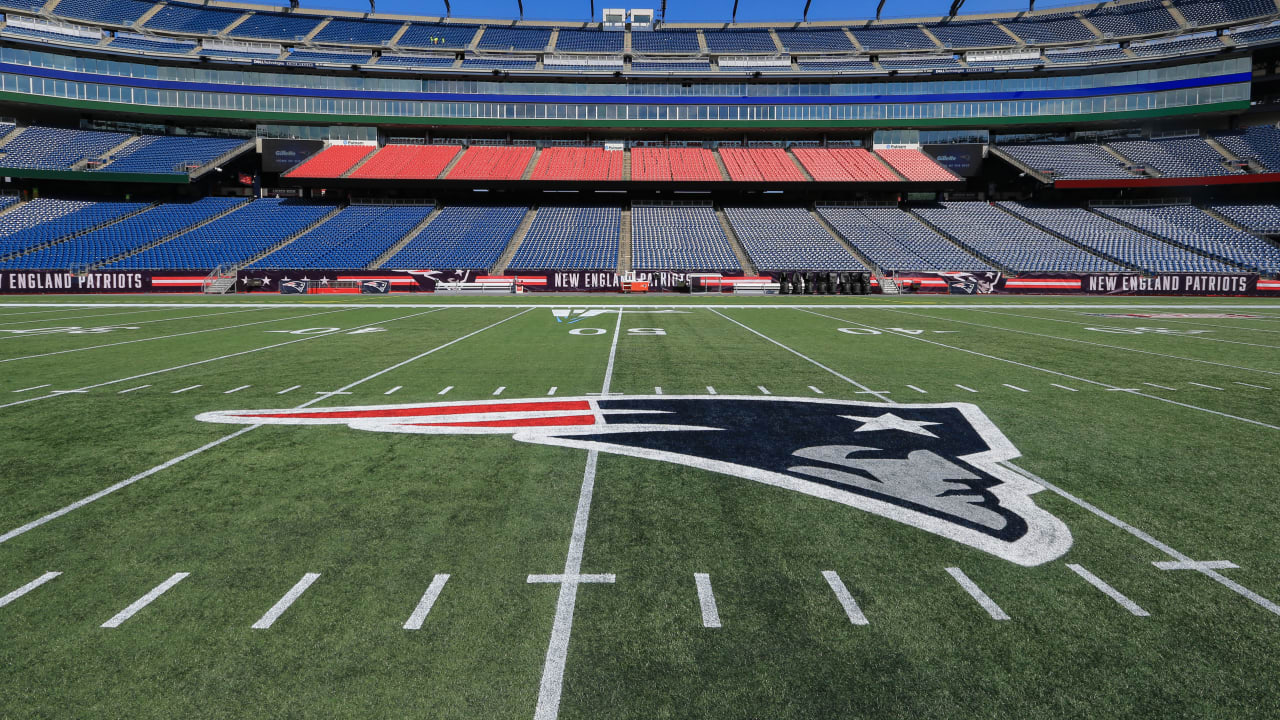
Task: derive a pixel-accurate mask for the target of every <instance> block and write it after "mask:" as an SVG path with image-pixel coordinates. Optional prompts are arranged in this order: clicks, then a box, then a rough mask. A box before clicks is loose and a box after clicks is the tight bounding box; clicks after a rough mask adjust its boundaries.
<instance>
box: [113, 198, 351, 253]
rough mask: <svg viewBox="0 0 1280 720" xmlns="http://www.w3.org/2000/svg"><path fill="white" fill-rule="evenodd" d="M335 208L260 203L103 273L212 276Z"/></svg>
mask: <svg viewBox="0 0 1280 720" xmlns="http://www.w3.org/2000/svg"><path fill="white" fill-rule="evenodd" d="M333 209H334V206H333V205H311V204H309V203H303V202H299V201H297V200H284V199H279V198H262V199H258V200H254V201H253V202H251V203H249V204H247V205H245V206H244V207H241V208H239V209H237V210H235V211H234V212H231V213H229V214H227V215H224V216H223V217H220V218H218V219H217V220H214V221H213V222H211V223H209V224H207V225H202V226H200V227H198V228H196V229H195V230H192V231H190V232H186V233H183V234H181V235H179V236H177V237H175V238H173V239H172V240H169V241H167V242H163V243H160V244H159V245H157V246H155V247H153V248H150V249H148V250H143V251H142V252H140V253H138V254H137V255H130V256H129V257H127V258H122V259H120V260H117V261H115V262H113V263H109V264H107V265H105V266H103V267H104V268H108V269H125V268H133V269H153V270H212V269H213V268H216V267H218V266H220V265H229V264H240V263H243V262H245V261H246V260H248V259H249V258H251V257H253V256H254V255H257V254H258V253H260V252H263V251H264V250H267V249H268V248H270V247H271V246H272V245H275V244H277V243H279V242H281V241H283V240H284V239H285V238H287V237H289V236H290V235H293V234H295V233H297V232H300V231H301V230H303V229H304V228H306V227H307V226H308V225H310V224H312V223H314V222H315V221H317V220H319V219H320V218H322V217H324V216H325V214H326V213H329V212H331V211H332V210H333Z"/></svg>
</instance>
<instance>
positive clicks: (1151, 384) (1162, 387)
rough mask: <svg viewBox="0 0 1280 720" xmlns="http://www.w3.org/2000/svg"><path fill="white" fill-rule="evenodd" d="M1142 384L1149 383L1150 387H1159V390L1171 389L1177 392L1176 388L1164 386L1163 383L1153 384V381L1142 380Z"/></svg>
mask: <svg viewBox="0 0 1280 720" xmlns="http://www.w3.org/2000/svg"><path fill="white" fill-rule="evenodd" d="M1142 384H1143V385H1150V386H1151V387H1153V388H1160V389H1161V390H1173V391H1174V392H1177V388H1171V387H1166V386H1164V385H1157V384H1155V383H1149V382H1144V383H1142Z"/></svg>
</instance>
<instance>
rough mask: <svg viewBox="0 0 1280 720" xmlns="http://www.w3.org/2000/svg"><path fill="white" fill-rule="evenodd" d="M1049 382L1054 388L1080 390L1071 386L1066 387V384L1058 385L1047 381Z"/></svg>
mask: <svg viewBox="0 0 1280 720" xmlns="http://www.w3.org/2000/svg"><path fill="white" fill-rule="evenodd" d="M1049 384H1050V385H1052V386H1054V387H1056V388H1062V389H1063V390H1070V391H1071V392H1080V391H1079V390H1077V389H1075V388H1073V387H1067V386H1066V385H1059V384H1058V383H1049Z"/></svg>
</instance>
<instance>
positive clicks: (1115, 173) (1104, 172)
mask: <svg viewBox="0 0 1280 720" xmlns="http://www.w3.org/2000/svg"><path fill="white" fill-rule="evenodd" d="M1000 149H1001V150H1002V151H1004V152H1006V153H1008V154H1009V155H1011V156H1013V157H1014V158H1015V159H1016V160H1018V161H1019V162H1021V163H1022V164H1024V165H1026V166H1028V167H1030V168H1031V169H1032V170H1036V171H1040V172H1046V173H1048V174H1050V175H1051V176H1052V177H1053V178H1055V179H1061V180H1105V179H1115V180H1121V179H1133V178H1134V177H1136V176H1135V175H1134V174H1133V173H1130V172H1129V171H1127V170H1125V165H1124V163H1122V162H1121V161H1120V160H1118V159H1116V157H1115V156H1114V155H1112V154H1111V153H1109V152H1107V151H1106V150H1104V149H1103V148H1102V146H1100V145H1094V144H1092V143H1061V144H1056V145H1054V144H1045V145H1001V146H1000Z"/></svg>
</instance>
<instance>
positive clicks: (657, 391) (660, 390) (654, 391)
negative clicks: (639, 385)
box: [653, 387, 662, 395]
mask: <svg viewBox="0 0 1280 720" xmlns="http://www.w3.org/2000/svg"><path fill="white" fill-rule="evenodd" d="M653 394H654V395H661V394H662V388H660V387H654V388H653Z"/></svg>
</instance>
